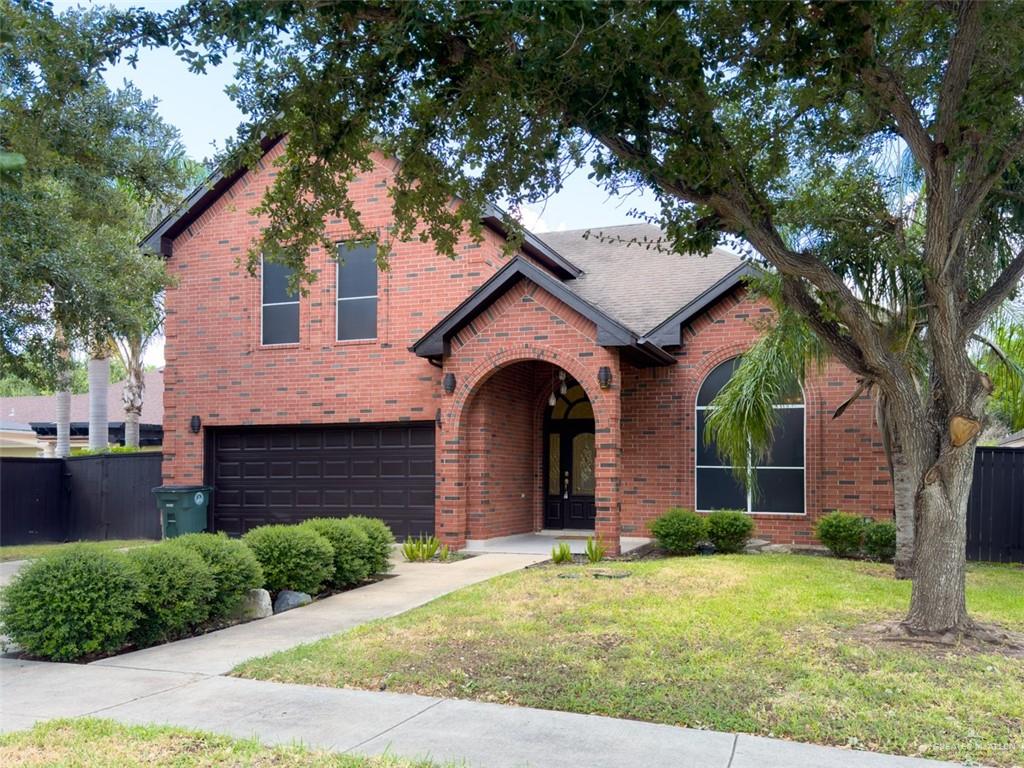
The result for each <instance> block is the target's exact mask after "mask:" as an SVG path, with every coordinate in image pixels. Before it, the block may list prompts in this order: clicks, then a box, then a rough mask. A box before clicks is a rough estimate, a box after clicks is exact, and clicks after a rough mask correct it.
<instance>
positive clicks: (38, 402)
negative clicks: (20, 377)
mask: <svg viewBox="0 0 1024 768" xmlns="http://www.w3.org/2000/svg"><path fill="white" fill-rule="evenodd" d="M144 380H145V384H146V397H145V399H144V400H143V402H142V418H141V419H139V423H140V424H153V425H160V424H162V423H163V420H164V373H163V371H162V370H158V371H146V373H145V379H144ZM123 390H124V384H123V383H117V384H111V385H110V388H109V389H108V390H107V418H108V419H109V421H110V423H121V422H122V421H124V404H123V403H122V402H121V392H122V391H123ZM56 416H57V402H56V400H55V399H54V396H53V395H25V396H22V397H0V418H3V419H4V420H8V421H17V422H22V423H24V424H52V423H53V422H54V421H55V419H56ZM70 420H71V421H73V422H79V421H84V422H88V421H89V393H88V392H86V393H83V394H81V395H72V396H71V419H70Z"/></svg>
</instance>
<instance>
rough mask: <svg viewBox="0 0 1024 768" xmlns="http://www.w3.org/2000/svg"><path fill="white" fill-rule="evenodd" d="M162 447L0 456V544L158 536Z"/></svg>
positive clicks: (156, 537) (157, 537)
mask: <svg viewBox="0 0 1024 768" xmlns="http://www.w3.org/2000/svg"><path fill="white" fill-rule="evenodd" d="M162 460H163V454H162V453H129V454H108V455H104V456H75V457H72V458H68V459H63V460H62V459H19V458H11V459H6V458H5V459H0V486H2V513H3V517H2V526H0V544H3V545H11V544H32V543H36V542H45V541H73V540H78V539H88V540H94V541H102V540H104V539H159V538H160V513H159V511H158V510H157V506H156V501H155V500H154V498H153V488H155V487H156V486H158V485H160V482H161V478H160V464H161V461H162Z"/></svg>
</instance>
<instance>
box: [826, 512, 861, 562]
mask: <svg viewBox="0 0 1024 768" xmlns="http://www.w3.org/2000/svg"><path fill="white" fill-rule="evenodd" d="M815 535H817V537H818V540H819V541H821V543H822V544H824V545H825V546H826V547H828V548H829V551H830V552H831V553H832V554H833V555H835V556H836V557H850V556H851V555H856V554H858V553H859V552H860V548H861V545H862V544H863V543H864V521H863V520H862V519H861V518H859V517H857V515H851V514H847V513H846V512H830V513H829V514H827V515H825V516H824V517H823V518H821V519H820V520H819V521H818V525H817V526H816V527H815Z"/></svg>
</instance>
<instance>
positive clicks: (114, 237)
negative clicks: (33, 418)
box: [0, 0, 184, 387]
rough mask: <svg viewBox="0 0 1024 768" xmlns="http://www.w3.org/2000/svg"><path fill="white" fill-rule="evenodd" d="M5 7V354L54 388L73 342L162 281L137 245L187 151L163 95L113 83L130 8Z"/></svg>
mask: <svg viewBox="0 0 1024 768" xmlns="http://www.w3.org/2000/svg"><path fill="white" fill-rule="evenodd" d="M0 18H2V22H0V24H2V26H0V71H2V72H3V73H4V76H3V81H2V83H0V151H2V152H4V153H5V156H6V155H19V156H20V157H22V158H23V159H24V162H23V163H21V164H20V165H19V167H16V168H14V169H12V170H10V171H9V172H5V174H4V177H3V179H2V183H0V218H2V220H3V222H4V224H3V227H2V228H0V272H2V274H3V275H4V280H3V282H2V286H0V310H2V311H0V363H2V365H3V367H4V369H5V371H7V372H13V373H16V374H18V375H20V376H23V377H26V378H29V379H31V380H32V381H34V382H35V383H36V384H37V385H40V386H43V387H53V386H55V384H56V381H57V379H58V377H59V374H60V373H62V372H63V369H64V368H65V366H66V361H67V360H68V356H67V354H66V353H67V351H68V348H69V347H71V346H75V345H82V344H85V343H87V342H89V341H90V340H93V339H97V338H99V339H103V338H109V337H110V336H111V334H112V333H113V332H114V331H115V330H116V328H117V327H118V326H119V325H121V324H123V323H124V322H125V318H126V317H128V316H129V315H130V313H131V311H132V306H133V305H132V302H135V301H137V297H139V296H146V297H150V298H151V297H152V296H153V295H154V294H155V293H157V292H158V291H159V290H160V289H161V288H162V287H163V286H164V284H165V281H166V278H165V274H164V269H163V264H162V262H161V261H160V260H159V259H155V258H151V257H148V256H145V255H143V254H142V253H141V252H140V251H139V249H138V247H137V243H138V240H139V238H140V236H141V235H142V234H143V233H144V228H145V224H146V212H147V211H148V209H149V207H150V206H152V205H155V204H159V203H161V202H163V203H166V202H168V201H169V200H170V199H172V198H173V197H175V196H177V194H178V191H179V189H180V188H181V186H182V184H181V179H182V175H183V172H184V155H183V150H182V147H181V144H180V142H179V140H178V134H177V131H176V130H175V129H174V128H172V127H170V126H168V125H167V124H166V123H164V122H163V120H162V119H161V118H160V117H159V115H158V114H157V111H156V106H155V103H154V102H152V101H147V100H145V99H143V98H142V95H141V94H140V93H139V91H138V90H137V89H135V88H134V87H132V86H130V85H128V84H125V86H124V87H123V88H120V89H118V90H111V89H109V88H107V86H106V85H104V83H103V81H102V78H101V75H102V70H103V68H104V66H105V65H106V64H108V63H109V62H110V61H113V60H114V59H115V58H116V57H117V56H118V55H119V51H120V50H121V48H122V46H123V45H124V44H125V43H126V42H127V41H128V40H129V39H130V35H131V34H134V33H135V31H134V30H135V28H134V25H133V23H132V22H131V20H130V17H125V16H123V15H121V14H117V13H114V12H111V11H107V10H102V9H90V10H85V11H82V10H74V11H67V12H65V13H63V14H61V15H59V16H58V15H55V14H54V12H53V10H52V8H51V7H50V6H49V5H48V4H45V3H37V2H25V3H14V2H12V1H11V0H0Z"/></svg>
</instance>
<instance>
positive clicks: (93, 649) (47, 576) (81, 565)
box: [0, 544, 140, 661]
mask: <svg viewBox="0 0 1024 768" xmlns="http://www.w3.org/2000/svg"><path fill="white" fill-rule="evenodd" d="M139 597H140V584H139V576H138V574H137V572H136V570H135V568H134V567H133V566H132V563H131V562H129V561H128V559H127V558H126V557H125V556H124V555H123V554H122V553H120V552H110V551H106V550H103V549H101V548H99V547H93V546H90V545H88V544H80V545H77V546H74V547H69V548H67V549H65V550H62V551H61V552H57V553H54V554H52V555H48V556H46V557H43V558H41V559H39V560H36V561H34V562H32V563H30V564H29V565H27V566H25V567H24V568H23V569H22V570H21V571H20V572H19V573H18V574H17V575H16V576H15V577H14V580H13V581H12V582H11V584H10V586H8V587H7V588H6V589H4V590H3V599H2V604H0V625H2V627H3V632H4V633H5V634H6V635H8V636H9V637H10V639H11V640H13V641H14V642H15V643H17V644H18V645H19V646H21V648H23V649H24V650H25V651H26V652H27V653H30V654H32V655H33V656H41V657H43V658H45V659H50V660H51V661H74V660H76V659H80V658H82V657H83V656H88V655H90V654H97V653H111V652H113V651H117V650H118V649H120V648H121V647H122V646H124V645H125V643H126V642H127V641H128V636H129V635H130V634H131V632H132V630H133V629H135V625H136V622H137V621H138V619H139V609H138V604H139Z"/></svg>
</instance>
